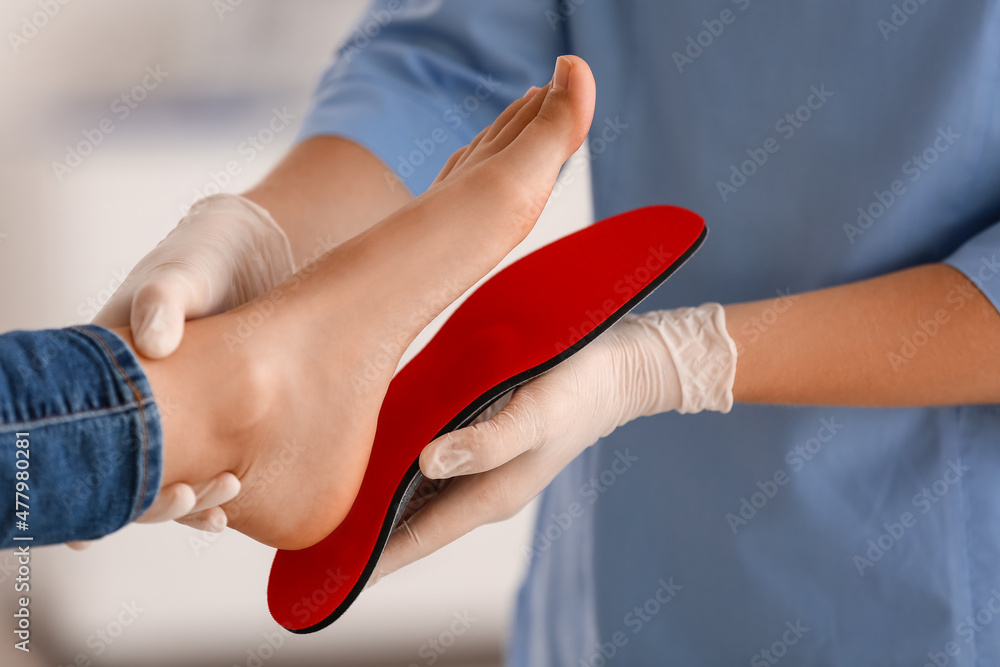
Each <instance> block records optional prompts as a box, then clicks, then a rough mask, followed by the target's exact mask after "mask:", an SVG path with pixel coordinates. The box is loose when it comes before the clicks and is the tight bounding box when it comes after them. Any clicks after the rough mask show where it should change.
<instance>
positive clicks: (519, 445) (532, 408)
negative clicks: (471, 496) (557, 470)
mask: <svg viewBox="0 0 1000 667" xmlns="http://www.w3.org/2000/svg"><path fill="white" fill-rule="evenodd" d="M540 412H541V411H540V410H539V409H538V406H537V404H536V401H535V393H534V392H533V391H532V389H531V384H530V383H529V384H527V385H525V386H524V387H522V388H520V389H518V390H516V391H515V392H514V394H513V396H512V397H511V399H510V402H509V403H507V405H505V406H504V407H503V409H502V410H500V411H499V412H498V413H497V414H496V415H495V416H493V417H492V418H490V419H488V420H486V421H484V422H480V423H478V424H474V425H472V426H467V427H466V428H462V429H459V430H457V431H453V432H451V433H448V434H447V435H443V436H441V437H440V438H438V439H437V440H435V441H434V442H432V443H431V444H429V445H427V447H425V448H424V450H423V451H422V452H421V453H420V469H421V471H423V473H424V475H425V476H427V477H429V478H431V479H441V478H446V477H454V476H455V475H471V474H474V473H480V472H486V471H487V470H493V469H494V468H498V467H500V466H502V465H503V464H505V463H507V462H508V461H510V460H511V459H513V458H515V457H517V456H519V455H521V454H523V453H524V452H526V451H529V450H531V449H534V448H535V447H538V446H539V445H541V444H542V443H543V442H544V441H545V437H546V436H545V427H544V425H543V423H542V415H541V414H540Z"/></svg>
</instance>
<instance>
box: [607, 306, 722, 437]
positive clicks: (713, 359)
mask: <svg viewBox="0 0 1000 667" xmlns="http://www.w3.org/2000/svg"><path fill="white" fill-rule="evenodd" d="M623 324H627V326H629V328H630V331H631V333H630V335H631V336H632V337H633V338H635V344H634V346H633V347H634V349H635V354H634V355H633V362H632V364H631V366H632V369H631V370H630V373H631V375H632V378H631V379H630V382H629V383H628V384H626V385H625V386H627V387H629V390H630V391H632V392H634V393H635V394H636V395H635V396H634V397H632V398H631V400H630V403H631V404H632V408H631V409H632V410H633V411H634V413H635V414H633V415H632V418H634V417H637V416H648V415H653V414H659V413H661V412H668V411H675V412H679V413H682V414H691V413H696V412H702V411H704V410H710V411H714V412H723V413H725V412H729V410H730V409H731V408H732V406H733V383H734V380H735V377H736V357H737V355H736V344H735V343H734V342H733V339H732V338H731V337H730V335H729V333H728V331H727V329H726V320H725V310H724V309H723V308H722V306H720V305H719V304H717V303H706V304H703V305H701V306H699V307H697V308H677V309H674V310H663V311H654V312H650V313H644V314H642V315H637V316H631V317H630V318H628V319H627V320H626V322H623Z"/></svg>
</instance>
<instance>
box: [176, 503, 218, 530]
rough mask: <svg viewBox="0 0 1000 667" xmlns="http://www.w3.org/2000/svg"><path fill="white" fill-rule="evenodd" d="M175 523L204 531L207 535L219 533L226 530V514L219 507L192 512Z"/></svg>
mask: <svg viewBox="0 0 1000 667" xmlns="http://www.w3.org/2000/svg"><path fill="white" fill-rule="evenodd" d="M176 521H177V523H179V524H183V525H185V526H188V527H190V528H194V529H195V530H204V531H207V532H209V533H221V532H222V531H223V530H225V529H226V525H227V523H228V519H227V518H226V513H225V512H224V511H223V510H222V508H221V507H219V506H215V507H209V508H207V509H203V510H201V511H200V512H193V513H191V514H188V515H185V516H182V517H180V518H179V519H176Z"/></svg>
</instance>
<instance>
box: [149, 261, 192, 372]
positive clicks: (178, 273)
mask: <svg viewBox="0 0 1000 667" xmlns="http://www.w3.org/2000/svg"><path fill="white" fill-rule="evenodd" d="M192 270H194V269H185V268H177V267H166V268H162V269H161V268H157V269H154V270H153V271H152V272H151V273H150V275H149V277H148V278H147V279H146V281H145V282H144V283H143V284H142V285H141V286H139V287H138V289H136V291H135V295H134V296H133V297H132V308H131V316H130V325H131V327H132V341H133V343H134V344H135V347H136V349H137V350H138V351H139V352H140V353H141V354H143V355H145V356H147V357H149V358H150V359H162V358H164V357H167V356H169V355H171V354H172V353H173V352H174V351H175V350H176V349H177V347H178V346H179V345H180V344H181V338H182V337H183V336H184V322H185V320H186V319H188V318H190V317H199V316H201V315H204V314H206V313H200V312H192V310H193V309H192V305H193V304H192V303H191V302H192V300H193V299H192V290H191V289H190V285H191V281H190V278H189V277H188V276H187V274H186V272H187V271H192ZM198 305H199V306H200V305H202V304H198Z"/></svg>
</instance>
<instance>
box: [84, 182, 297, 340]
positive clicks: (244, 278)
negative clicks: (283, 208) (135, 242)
mask: <svg viewBox="0 0 1000 667" xmlns="http://www.w3.org/2000/svg"><path fill="white" fill-rule="evenodd" d="M294 272H295V261H294V259H293V258H292V248H291V245H290V244H289V242H288V237H287V236H285V232H284V231H282V229H281V227H279V226H278V223H276V222H275V221H274V218H272V217H271V214H270V213H268V212H267V211H266V210H265V209H264V208H263V207H261V206H258V205H257V204H255V203H253V202H252V201H250V200H249V199H246V198H244V197H240V196H239V195H231V194H221V195H213V196H211V197H208V198H206V199H203V200H201V201H199V202H198V203H196V204H195V205H194V206H192V207H191V210H190V211H189V212H188V214H187V215H186V216H184V218H182V219H181V221H180V222H179V223H177V227H175V228H174V229H173V231H171V232H170V233H169V234H167V237H166V238H165V239H163V240H162V241H160V243H159V244H158V245H157V246H156V247H155V248H153V250H152V251H151V252H150V253H149V254H148V255H146V256H145V257H143V258H142V259H141V260H139V263H138V264H136V265H135V268H133V269H132V271H131V272H129V274H128V277H127V278H125V282H124V283H122V286H121V287H119V288H118V291H116V292H115V293H114V294H113V295H112V296H111V298H110V299H109V300H108V302H107V303H106V304H105V305H104V307H103V308H101V311H100V312H99V313H97V317H95V318H94V324H98V325H100V326H103V327H124V326H131V327H132V339H133V342H134V343H135V347H136V349H137V350H139V352H141V353H142V354H143V355H144V356H147V357H149V358H150V359H162V358H163V357H166V356H169V355H170V354H171V353H173V351H174V350H176V349H177V346H178V345H180V343H181V336H182V335H183V334H184V322H185V320H191V319H195V318H199V317H206V316H208V315H216V314H218V313H222V312H225V311H227V310H231V309H232V308H235V307H236V306H239V305H241V304H243V303H246V302H247V301H250V300H251V299H253V298H255V297H257V296H258V295H260V294H263V293H264V292H266V291H268V290H269V289H271V288H272V287H274V286H275V285H277V284H278V283H280V282H281V281H283V280H284V279H285V278H287V277H289V276H290V275H292V273H294Z"/></svg>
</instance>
